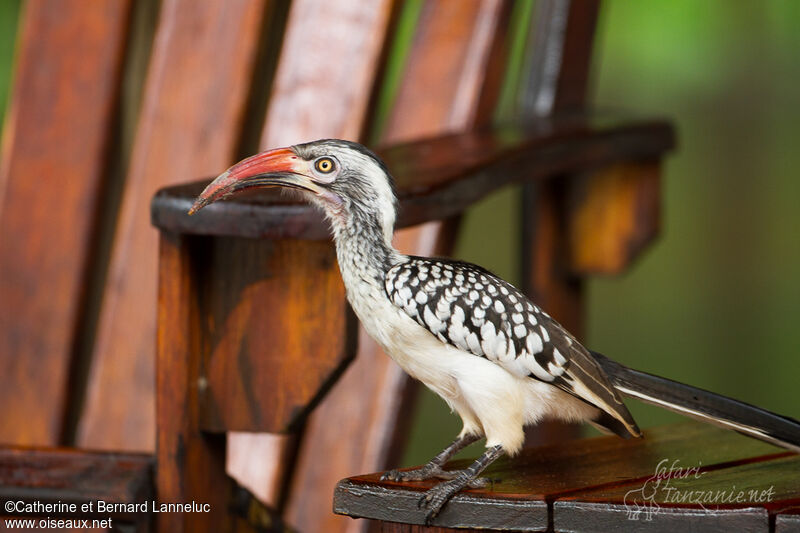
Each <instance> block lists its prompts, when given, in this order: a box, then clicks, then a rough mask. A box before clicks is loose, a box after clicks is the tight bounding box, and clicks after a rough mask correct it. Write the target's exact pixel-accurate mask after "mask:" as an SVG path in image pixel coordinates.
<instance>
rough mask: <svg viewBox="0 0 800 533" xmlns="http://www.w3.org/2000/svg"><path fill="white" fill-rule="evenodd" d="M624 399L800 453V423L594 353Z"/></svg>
mask: <svg viewBox="0 0 800 533" xmlns="http://www.w3.org/2000/svg"><path fill="white" fill-rule="evenodd" d="M592 355H594V356H595V358H596V359H597V362H598V363H600V366H601V367H602V368H603V370H604V371H605V372H606V374H607V375H608V377H609V379H610V380H611V383H612V384H613V385H614V387H616V389H617V390H618V391H619V392H621V393H622V394H624V395H625V396H628V397H631V398H636V399H637V400H641V401H643V402H647V403H651V404H653V405H658V406H659V407H664V408H665V409H669V410H671V411H675V412H676V413H680V414H682V415H686V416H690V417H692V418H696V419H698V420H701V421H703V422H709V423H711V424H715V425H718V426H721V427H724V428H728V429H732V430H734V431H738V432H739V433H742V434H743V435H747V436H748V437H753V438H756V439H759V440H763V441H764V442H769V443H770V444H774V445H776V446H780V447H782V448H787V449H789V450H792V451H795V452H800V422H798V421H797V420H795V419H794V418H789V417H788V416H781V415H776V414H775V413H771V412H769V411H767V410H766V409H761V408H760V407H756V406H754V405H750V404H747V403H744V402H740V401H738V400H734V399H732V398H728V397H726V396H722V395H720V394H715V393H713V392H709V391H706V390H703V389H698V388H697V387H692V386H691V385H685V384H683V383H678V382H677V381H672V380H670V379H666V378H662V377H659V376H654V375H652V374H648V373H646V372H640V371H638V370H633V369H632V368H628V367H626V366H623V365H621V364H619V363H617V362H616V361H612V360H611V359H609V358H608V357H606V356H604V355H603V354H600V353H597V352H592Z"/></svg>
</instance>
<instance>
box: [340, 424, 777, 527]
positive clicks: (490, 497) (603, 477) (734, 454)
mask: <svg viewBox="0 0 800 533" xmlns="http://www.w3.org/2000/svg"><path fill="white" fill-rule="evenodd" d="M698 442H702V443H703V446H698V445H697V443H698ZM789 455H791V454H789V453H788V452H781V451H780V450H779V449H778V448H775V447H772V446H769V445H767V444H764V443H761V442H759V441H756V440H754V439H748V438H746V437H743V436H741V435H738V434H736V433H733V432H730V431H725V430H721V429H718V428H715V427H713V426H708V425H704V424H699V423H695V422H688V423H685V424H680V425H670V426H662V427H659V428H653V429H648V430H645V438H644V439H642V440H639V439H631V440H623V439H620V438H619V437H615V436H612V437H598V438H593V439H583V440H580V441H574V442H572V443H571V444H570V446H568V447H565V446H563V445H551V446H545V447H540V448H535V449H526V450H523V452H522V453H521V454H520V456H518V457H516V458H514V459H510V460H509V459H501V460H498V461H497V462H496V463H494V464H493V465H492V466H490V467H489V469H488V470H487V471H486V473H485V475H486V477H488V478H490V479H491V480H492V481H493V483H492V485H491V486H490V487H487V488H484V489H470V490H467V491H464V492H462V493H460V495H459V498H462V500H461V501H462V502H463V503H464V504H465V505H466V504H469V505H471V506H472V507H474V508H478V509H481V510H483V512H488V511H487V510H488V509H496V510H498V511H499V510H501V509H505V508H506V507H507V506H508V505H509V504H510V503H513V504H514V505H515V506H521V509H524V508H526V506H530V508H531V510H530V512H531V513H533V512H534V510H539V509H546V506H547V505H546V502H547V501H552V500H560V499H563V498H567V497H571V496H573V495H574V494H577V493H584V492H588V491H590V490H603V489H609V490H613V489H614V488H615V487H618V486H621V485H625V486H628V485H632V484H635V483H640V484H641V483H642V482H644V481H646V480H647V479H649V478H650V477H652V476H653V474H654V473H655V471H656V468H657V467H658V464H659V461H661V460H662V459H663V458H669V459H679V461H680V464H681V465H684V466H692V465H697V464H702V465H703V467H704V468H706V469H714V468H718V469H721V468H725V467H729V466H732V465H735V464H737V463H741V462H746V461H751V460H752V458H753V457H759V458H760V459H761V460H763V461H768V460H770V459H775V458H784V457H788V456H789ZM469 463H470V461H469V460H463V461H455V462H453V463H451V464H450V465H448V468H450V469H455V468H463V467H465V466H467V465H468V464H469ZM434 484H435V481H427V482H413V483H409V482H406V483H395V482H389V481H380V473H376V474H369V475H364V476H356V477H352V478H349V479H347V480H344V481H343V482H342V484H341V485H340V486H339V488H338V489H337V493H336V497H335V500H334V508H335V509H336V512H341V513H344V514H348V515H350V516H360V517H364V518H384V519H389V520H391V519H392V518H391V517H387V516H386V513H387V509H391V513H392V516H400V515H402V516H403V519H404V520H405V521H407V522H409V523H416V524H420V523H422V520H423V519H424V514H425V513H424V511H420V510H419V509H417V508H416V500H417V499H418V495H419V493H420V491H423V490H427V489H428V488H430V487H431V486H433V485H434ZM356 489H358V490H367V489H368V490H369V491H370V496H369V497H368V498H365V499H361V498H358V497H354V495H355V493H354V492H353V490H356ZM380 490H383V491H385V496H380V495H379V492H380ZM376 495H377V496H376ZM414 495H416V496H417V497H416V498H415V497H413V496H414ZM381 498H382V499H381ZM379 500H380V504H378V503H377V502H378V501H379ZM373 504H375V505H373ZM515 508H517V507H515ZM381 509H382V510H381ZM445 510H446V508H445ZM520 512H523V511H521V510H520ZM378 513H380V516H378ZM394 513H397V514H394ZM448 516H449V517H450V518H447V519H445V518H446V517H448ZM472 516H473V521H471V522H469V523H467V522H461V521H459V522H458V524H459V525H461V526H464V527H474V528H481V527H486V528H493V527H494V528H496V527H498V525H497V523H496V522H489V521H484V520H483V519H482V518H481V516H482V515H481V513H472ZM507 519H508V522H507V523H505V524H503V525H504V526H505V527H509V528H512V529H515V528H516V529H523V530H524V528H525V527H529V530H536V527H537V526H536V525H534V524H532V525H530V526H525V524H524V523H522V522H523V520H521V519H520V520H517V518H516V515H509V516H508V518H507ZM458 520H460V518H459V516H458V514H455V513H454V514H448V515H445V514H444V512H443V513H442V515H440V520H438V521H436V522H435V525H439V526H443V527H454V526H455V525H456V521H458Z"/></svg>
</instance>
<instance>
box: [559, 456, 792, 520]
mask: <svg viewBox="0 0 800 533" xmlns="http://www.w3.org/2000/svg"><path fill="white" fill-rule="evenodd" d="M782 455H785V454H782ZM758 459H759V458H754V459H753V460H752V462H745V464H742V465H736V466H731V467H729V468H721V469H720V468H718V469H713V468H712V469H708V468H704V470H703V471H701V472H698V473H696V474H691V475H688V476H687V477H683V476H680V477H677V478H673V479H669V483H668V484H667V483H666V481H663V482H662V481H660V480H657V479H655V480H646V481H647V483H645V482H642V481H641V480H639V481H636V482H632V483H628V484H624V485H620V486H615V487H608V488H601V489H597V490H591V489H590V490H586V491H581V492H577V493H575V494H572V495H570V496H569V497H567V498H563V499H560V500H558V501H556V502H555V504H554V506H553V515H554V525H555V527H556V529H559V530H565V531H576V530H581V529H585V528H587V527H589V526H590V525H591V526H592V527H596V526H600V527H601V528H604V529H620V528H624V529H626V530H632V531H637V530H639V531H645V530H646V531H663V532H665V533H667V532H670V531H675V530H676V529H679V530H685V529H688V528H695V529H702V530H703V531H720V532H722V531H759V530H760V531H768V530H769V514H770V512H774V510H776V509H781V508H784V507H786V506H788V505H793V504H796V503H798V502H800V482H798V474H797V472H798V467H800V456H798V455H797V454H791V455H790V456H788V457H787V456H784V457H776V458H772V459H769V460H758ZM695 464H696V463H695ZM690 465H692V463H688V464H687V463H683V462H682V466H683V467H688V466H690ZM653 475H655V474H653ZM720 502H721V503H720ZM645 522H647V523H645Z"/></svg>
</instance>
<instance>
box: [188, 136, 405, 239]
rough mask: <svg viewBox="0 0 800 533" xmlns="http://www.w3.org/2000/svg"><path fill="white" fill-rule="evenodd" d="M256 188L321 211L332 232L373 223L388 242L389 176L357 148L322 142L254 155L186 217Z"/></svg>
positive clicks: (212, 187)
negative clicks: (290, 195)
mask: <svg viewBox="0 0 800 533" xmlns="http://www.w3.org/2000/svg"><path fill="white" fill-rule="evenodd" d="M256 187H285V188H288V189H294V190H297V191H300V193H301V194H302V195H303V196H304V197H305V198H306V199H307V200H308V201H310V202H312V203H314V204H316V205H317V206H319V207H321V208H322V209H323V211H324V212H325V214H326V215H327V216H328V218H329V219H330V220H331V223H332V224H333V227H334V231H335V232H338V231H341V230H345V229H347V228H348V227H357V226H356V225H357V224H377V225H379V226H380V227H379V229H380V231H381V233H382V234H383V235H384V237H385V238H386V240H387V241H390V240H391V235H392V231H393V229H394V220H395V213H396V199H395V194H394V187H393V183H392V177H391V176H390V174H389V171H388V170H387V168H386V166H385V165H384V164H383V162H382V161H381V160H380V159H379V158H378V157H377V156H376V155H375V154H374V153H372V152H371V151H369V150H368V149H367V148H365V147H364V146H361V145H360V144H357V143H354V142H349V141H341V140H337V139H323V140H319V141H313V142H309V143H305V144H297V145H294V146H290V147H288V148H278V149H276V150H269V151H266V152H261V153H260V154H256V155H254V156H252V157H249V158H247V159H244V160H243V161H240V162H239V163H237V164H235V165H233V166H232V167H231V168H229V169H228V170H226V171H225V172H223V173H222V174H220V175H219V176H218V177H217V178H216V179H215V180H214V181H212V182H211V183H210V184H209V185H208V187H206V188H205V190H203V192H202V193H201V194H200V196H198V197H197V199H196V200H195V202H194V205H192V208H191V209H190V210H189V214H190V215H191V214H194V213H196V212H197V211H199V210H200V209H202V208H203V207H205V206H207V205H208V204H211V203H213V202H216V201H217V200H221V199H223V198H225V197H227V196H230V195H231V194H233V193H235V192H237V191H242V190H245V189H252V188H256Z"/></svg>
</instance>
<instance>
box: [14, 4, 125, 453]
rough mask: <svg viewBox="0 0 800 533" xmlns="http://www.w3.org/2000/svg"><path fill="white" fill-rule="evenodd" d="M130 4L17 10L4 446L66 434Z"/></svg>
mask: <svg viewBox="0 0 800 533" xmlns="http://www.w3.org/2000/svg"><path fill="white" fill-rule="evenodd" d="M129 11H130V2H129V0H109V1H107V2H96V3H91V4H90V5H87V4H86V2H83V1H82V0H64V1H56V0H52V1H48V0H41V1H32V2H27V3H26V4H25V7H24V10H23V14H22V18H21V21H22V28H21V31H20V38H19V41H18V45H17V46H18V55H17V60H16V72H15V76H14V86H13V92H12V97H11V102H10V108H9V113H8V117H7V121H6V125H5V126H6V127H5V131H4V138H3V146H2V161H3V163H2V166H0V227H2V228H3V229H2V238H0V374H1V375H3V376H4V380H5V384H4V385H3V386H2V387H0V405H3V406H5V409H6V411H5V414H4V415H3V417H2V418H0V441H2V442H6V443H19V444H38V445H45V444H56V443H58V442H59V441H60V439H61V436H62V432H63V431H64V421H65V420H64V416H65V406H66V405H67V400H68V396H69V392H68V387H69V384H68V381H69V377H70V376H69V372H70V370H69V367H70V364H71V362H72V357H73V349H74V347H75V344H76V342H77V338H78V335H79V328H80V325H81V320H82V318H83V317H82V304H83V303H84V296H85V294H86V292H85V291H86V283H87V282H88V281H89V280H87V274H88V272H87V268H88V266H89V263H90V254H91V250H90V248H91V246H92V244H93V236H94V230H93V227H92V226H93V223H94V222H95V217H96V216H97V212H98V205H99V202H100V201H101V191H102V187H103V185H104V181H105V177H106V173H105V171H106V163H107V161H106V156H107V150H108V148H109V142H108V141H109V138H110V137H111V132H112V121H113V116H114V110H115V102H116V98H117V94H118V92H119V85H120V73H121V64H122V60H123V56H124V45H125V40H126V33H127V32H126V28H127V24H128V18H129ZM43 368H46V369H47V371H46V372H43V371H42V369H43Z"/></svg>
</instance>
